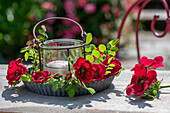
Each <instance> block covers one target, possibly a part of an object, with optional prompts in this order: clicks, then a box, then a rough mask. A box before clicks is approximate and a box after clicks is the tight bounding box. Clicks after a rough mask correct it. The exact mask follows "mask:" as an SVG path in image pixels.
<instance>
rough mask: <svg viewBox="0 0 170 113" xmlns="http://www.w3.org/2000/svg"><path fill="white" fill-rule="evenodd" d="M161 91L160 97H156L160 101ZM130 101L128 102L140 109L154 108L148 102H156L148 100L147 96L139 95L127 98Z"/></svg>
mask: <svg viewBox="0 0 170 113" xmlns="http://www.w3.org/2000/svg"><path fill="white" fill-rule="evenodd" d="M160 93H161V92H160V91H159V92H158V95H157V96H156V97H155V98H157V99H159V96H160ZM126 98H128V99H129V100H126V101H127V102H128V103H129V104H131V105H137V106H138V108H145V107H153V106H152V105H151V104H149V103H147V102H148V101H154V99H151V98H147V97H146V96H137V95H130V96H126Z"/></svg>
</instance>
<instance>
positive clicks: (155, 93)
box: [150, 90, 158, 96]
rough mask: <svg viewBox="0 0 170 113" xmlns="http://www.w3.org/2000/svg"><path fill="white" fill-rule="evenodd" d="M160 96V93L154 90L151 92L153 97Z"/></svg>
mask: <svg viewBox="0 0 170 113" xmlns="http://www.w3.org/2000/svg"><path fill="white" fill-rule="evenodd" d="M157 94H158V92H157V91H156V90H152V91H151V92H150V95H153V96H156V95H157Z"/></svg>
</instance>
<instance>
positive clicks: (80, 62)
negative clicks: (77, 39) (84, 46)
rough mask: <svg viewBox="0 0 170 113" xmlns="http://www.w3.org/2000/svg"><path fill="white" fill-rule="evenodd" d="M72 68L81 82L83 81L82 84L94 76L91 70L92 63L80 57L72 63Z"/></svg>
mask: <svg viewBox="0 0 170 113" xmlns="http://www.w3.org/2000/svg"><path fill="white" fill-rule="evenodd" d="M73 68H74V69H75V70H76V71H75V76H76V77H77V78H78V79H79V80H80V81H81V82H84V84H87V83H88V82H90V81H91V80H92V78H93V77H94V73H93V71H92V64H91V63H90V62H89V61H88V60H86V59H84V58H82V57H79V58H78V59H77V62H76V63H75V64H74V65H73Z"/></svg>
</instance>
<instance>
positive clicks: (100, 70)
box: [91, 63, 106, 81]
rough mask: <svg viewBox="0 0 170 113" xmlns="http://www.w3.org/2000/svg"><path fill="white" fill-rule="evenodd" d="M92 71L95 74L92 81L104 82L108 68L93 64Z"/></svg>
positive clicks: (100, 64)
mask: <svg viewBox="0 0 170 113" xmlns="http://www.w3.org/2000/svg"><path fill="white" fill-rule="evenodd" d="M92 70H93V73H94V77H93V79H92V80H91V81H98V80H103V77H104V74H105V73H106V68H105V65H104V64H102V63H99V64H96V63H93V64H92Z"/></svg>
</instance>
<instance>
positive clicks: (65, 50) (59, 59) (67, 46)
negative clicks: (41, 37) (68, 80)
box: [40, 39, 84, 75]
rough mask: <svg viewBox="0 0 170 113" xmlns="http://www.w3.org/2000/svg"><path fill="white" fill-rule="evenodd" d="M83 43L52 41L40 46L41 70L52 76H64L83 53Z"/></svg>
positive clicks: (68, 40)
mask: <svg viewBox="0 0 170 113" xmlns="http://www.w3.org/2000/svg"><path fill="white" fill-rule="evenodd" d="M83 45H84V43H83V41H81V40H75V39H54V40H48V41H46V42H44V44H41V45H40V47H41V48H42V49H43V68H44V70H48V71H50V72H51V73H52V74H55V73H59V74H61V75H66V74H67V72H68V71H71V69H72V68H73V66H72V65H73V64H74V63H75V62H76V61H77V59H78V57H80V56H82V53H83V51H82V50H83Z"/></svg>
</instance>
